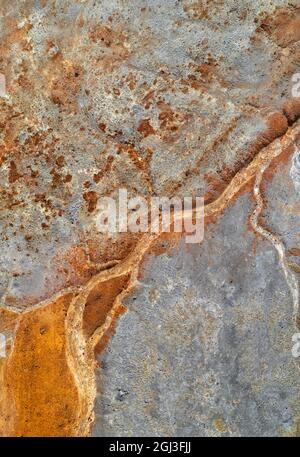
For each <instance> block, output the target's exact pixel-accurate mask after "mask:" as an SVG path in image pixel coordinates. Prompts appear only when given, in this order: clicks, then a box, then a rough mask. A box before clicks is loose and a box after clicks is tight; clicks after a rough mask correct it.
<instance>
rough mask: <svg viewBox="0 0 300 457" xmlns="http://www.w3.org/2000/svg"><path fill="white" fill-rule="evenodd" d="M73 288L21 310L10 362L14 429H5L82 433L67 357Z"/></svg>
mask: <svg viewBox="0 0 300 457" xmlns="http://www.w3.org/2000/svg"><path fill="white" fill-rule="evenodd" d="M71 299H72V295H71V294H68V295H65V296H63V297H60V298H59V299H57V300H56V301H53V302H52V303H50V304H49V305H48V306H46V307H43V308H39V309H36V310H32V311H30V312H28V313H26V314H23V315H20V317H19V325H18V328H17V329H16V333H15V339H14V347H13V351H12V353H11V355H10V357H9V359H8V361H7V362H6V366H5V373H4V380H5V383H4V385H5V387H6V395H7V398H8V399H9V401H11V402H12V405H13V410H14V411H13V418H11V417H10V418H9V420H10V421H11V422H13V429H11V430H9V431H8V430H7V428H6V426H4V427H3V428H2V430H1V434H2V435H10V436H72V435H74V434H76V423H77V408H78V396H77V389H76V387H75V384H74V379H73V378H72V376H71V374H70V371H69V368H68V364H67V357H66V341H65V318H66V314H67V310H68V307H69V304H70V301H71Z"/></svg>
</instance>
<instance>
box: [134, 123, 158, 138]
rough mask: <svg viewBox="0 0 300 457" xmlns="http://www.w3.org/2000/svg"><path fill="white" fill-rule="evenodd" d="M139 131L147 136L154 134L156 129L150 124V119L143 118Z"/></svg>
mask: <svg viewBox="0 0 300 457" xmlns="http://www.w3.org/2000/svg"><path fill="white" fill-rule="evenodd" d="M138 131H139V132H140V133H141V134H142V135H143V137H147V136H149V135H154V134H155V130H154V128H153V127H152V125H151V124H150V121H149V119H143V120H142V121H141V123H140V125H139V126H138Z"/></svg>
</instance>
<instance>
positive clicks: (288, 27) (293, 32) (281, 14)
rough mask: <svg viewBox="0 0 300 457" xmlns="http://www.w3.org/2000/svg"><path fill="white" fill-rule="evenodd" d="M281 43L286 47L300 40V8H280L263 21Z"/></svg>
mask: <svg viewBox="0 0 300 457" xmlns="http://www.w3.org/2000/svg"><path fill="white" fill-rule="evenodd" d="M261 28H262V29H263V30H266V31H267V32H268V33H269V34H270V35H271V36H272V37H273V38H274V40H275V41H276V42H277V44H279V46H282V47H286V46H289V45H291V44H293V43H295V42H296V41H299V40H300V8H291V9H282V8H281V9H278V10H277V11H276V13H275V14H274V15H272V16H268V17H267V18H266V19H264V21H263V22H262V23H261Z"/></svg>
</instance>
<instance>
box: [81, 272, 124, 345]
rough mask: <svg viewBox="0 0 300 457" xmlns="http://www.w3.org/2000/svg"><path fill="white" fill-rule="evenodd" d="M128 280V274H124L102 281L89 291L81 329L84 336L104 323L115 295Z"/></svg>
mask: <svg viewBox="0 0 300 457" xmlns="http://www.w3.org/2000/svg"><path fill="white" fill-rule="evenodd" d="M128 282H129V275H128V274H126V275H123V276H119V277H116V278H112V279H109V280H108V281H105V282H102V283H100V284H98V285H96V286H95V288H94V289H93V290H92V291H91V292H90V294H89V296H88V298H87V301H86V305H85V310H84V315H83V329H84V333H85V335H86V337H90V336H91V335H92V334H93V332H94V331H95V330H96V328H98V327H100V326H101V325H103V324H104V322H105V320H106V317H107V314H108V312H109V311H110V309H111V308H112V306H113V304H114V301H115V299H116V297H117V296H118V295H119V294H120V293H121V292H122V290H123V289H124V288H126V286H127V285H128Z"/></svg>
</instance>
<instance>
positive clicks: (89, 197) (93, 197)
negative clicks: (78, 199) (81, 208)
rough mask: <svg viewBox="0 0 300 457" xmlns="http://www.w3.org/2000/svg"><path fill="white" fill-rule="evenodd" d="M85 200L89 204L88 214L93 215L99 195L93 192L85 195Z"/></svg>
mask: <svg viewBox="0 0 300 457" xmlns="http://www.w3.org/2000/svg"><path fill="white" fill-rule="evenodd" d="M83 198H84V200H85V201H86V202H87V207H88V212H89V213H93V212H94V211H95V209H96V206H97V201H98V195H97V192H95V191H94V190H91V191H89V192H85V193H84V194H83Z"/></svg>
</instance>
